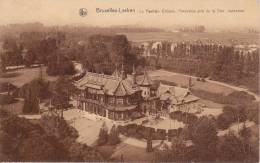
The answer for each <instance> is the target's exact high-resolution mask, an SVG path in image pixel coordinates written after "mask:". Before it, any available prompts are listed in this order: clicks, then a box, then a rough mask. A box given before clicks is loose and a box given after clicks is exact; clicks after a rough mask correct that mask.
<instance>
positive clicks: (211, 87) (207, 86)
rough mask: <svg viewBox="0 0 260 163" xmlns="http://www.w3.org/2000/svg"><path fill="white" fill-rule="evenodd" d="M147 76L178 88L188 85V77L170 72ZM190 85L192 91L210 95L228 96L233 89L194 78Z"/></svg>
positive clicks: (159, 72)
mask: <svg viewBox="0 0 260 163" xmlns="http://www.w3.org/2000/svg"><path fill="white" fill-rule="evenodd" d="M149 74H150V77H151V79H152V80H164V81H169V82H174V83H176V84H177V85H178V86H183V87H187V86H188V83H189V76H187V75H182V74H177V73H174V72H170V71H165V70H155V71H150V72H149ZM192 85H193V86H192V88H193V89H198V90H204V91H208V92H212V93H221V94H224V95H228V94H230V93H232V92H233V91H234V90H233V89H231V88H228V87H225V86H223V85H219V84H215V83H210V82H201V81H197V80H196V78H192Z"/></svg>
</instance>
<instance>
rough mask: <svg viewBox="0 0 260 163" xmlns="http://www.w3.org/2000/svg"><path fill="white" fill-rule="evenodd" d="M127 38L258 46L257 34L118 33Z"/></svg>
mask: <svg viewBox="0 0 260 163" xmlns="http://www.w3.org/2000/svg"><path fill="white" fill-rule="evenodd" d="M120 34H124V35H126V36H127V38H128V40H130V41H133V42H144V41H163V40H169V41H173V42H179V41H193V40H214V41H215V42H221V43H223V44H230V43H231V40H239V43H242V42H243V43H246V42H247V43H249V44H258V37H259V35H258V34H252V33H239V32H204V33H184V32H142V33H141V32H140V33H134V32H131V33H120Z"/></svg>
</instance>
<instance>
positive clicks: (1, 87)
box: [0, 82, 17, 92]
mask: <svg viewBox="0 0 260 163" xmlns="http://www.w3.org/2000/svg"><path fill="white" fill-rule="evenodd" d="M16 89H17V87H16V86H15V85H13V84H11V83H8V82H3V83H0V92H8V91H14V90H16Z"/></svg>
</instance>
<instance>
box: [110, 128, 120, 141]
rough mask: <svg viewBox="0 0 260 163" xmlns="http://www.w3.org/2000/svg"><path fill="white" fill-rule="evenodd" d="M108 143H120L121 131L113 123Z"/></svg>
mask: <svg viewBox="0 0 260 163" xmlns="http://www.w3.org/2000/svg"><path fill="white" fill-rule="evenodd" d="M108 143H109V144H110V145H115V144H118V143H120V138H119V132H118V129H117V127H116V126H115V125H113V126H112V128H111V129H110V133H109V137H108Z"/></svg>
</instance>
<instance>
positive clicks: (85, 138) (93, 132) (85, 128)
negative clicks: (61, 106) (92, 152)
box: [63, 109, 113, 146]
mask: <svg viewBox="0 0 260 163" xmlns="http://www.w3.org/2000/svg"><path fill="white" fill-rule="evenodd" d="M86 114H87V113H86ZM63 115H64V118H65V120H67V121H68V122H69V123H70V125H72V126H73V127H74V128H75V129H76V130H77V131H78V132H79V137H78V139H77V141H78V142H80V143H85V144H87V145H89V146H94V145H95V144H96V140H97V139H98V134H99V130H100V128H101V126H102V124H103V123H104V121H103V120H93V119H89V118H87V117H85V116H84V112H82V111H81V110H79V109H70V110H66V111H64V113H63ZM106 125H107V127H108V130H109V129H110V128H111V127H112V125H113V124H112V123H110V122H108V121H106Z"/></svg>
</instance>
